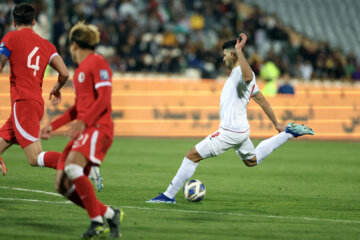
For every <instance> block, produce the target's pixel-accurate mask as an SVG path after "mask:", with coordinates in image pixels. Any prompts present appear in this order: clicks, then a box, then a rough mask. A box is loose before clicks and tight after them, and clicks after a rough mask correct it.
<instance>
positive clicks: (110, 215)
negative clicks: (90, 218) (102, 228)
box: [104, 207, 115, 219]
mask: <svg viewBox="0 0 360 240" xmlns="http://www.w3.org/2000/svg"><path fill="white" fill-rule="evenodd" d="M114 215H115V211H114V210H113V209H112V208H111V207H107V209H106V212H105V214H104V218H106V219H111V218H113V217H114Z"/></svg>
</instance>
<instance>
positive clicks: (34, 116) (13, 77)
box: [0, 4, 69, 175]
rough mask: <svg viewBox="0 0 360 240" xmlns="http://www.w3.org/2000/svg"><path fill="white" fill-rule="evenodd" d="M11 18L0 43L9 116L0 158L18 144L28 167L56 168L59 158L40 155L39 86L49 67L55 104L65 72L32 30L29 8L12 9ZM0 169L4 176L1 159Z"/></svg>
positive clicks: (0, 133) (0, 66)
mask: <svg viewBox="0 0 360 240" xmlns="http://www.w3.org/2000/svg"><path fill="white" fill-rule="evenodd" d="M13 16H14V26H15V28H16V31H12V32H9V33H7V34H6V35H5V36H4V37H3V39H2V40H1V43H0V72H1V71H2V70H3V68H4V66H5V64H6V62H7V61H9V63H10V70H11V74H10V86H11V87H10V96H11V115H10V117H9V119H8V120H7V122H6V123H5V124H4V125H3V126H2V128H1V129H0V155H1V154H2V153H3V152H4V151H5V150H6V149H7V148H8V147H10V146H11V145H12V144H19V145H20V146H21V147H22V148H23V150H24V152H25V155H26V157H27V159H28V161H29V163H30V165H31V166H42V167H44V166H45V167H51V168H56V165H57V162H58V160H59V158H60V155H61V154H60V153H57V152H43V150H42V147H41V142H40V141H39V140H40V139H39V134H40V120H41V118H42V116H43V113H44V100H43V98H42V83H43V78H44V72H45V69H46V67H47V65H48V64H49V65H50V66H51V67H52V68H54V69H55V70H56V71H57V72H58V74H59V75H58V81H57V83H56V84H55V86H54V87H53V88H52V90H51V91H50V96H49V99H50V100H51V99H52V98H53V103H55V104H57V103H59V102H60V100H61V94H60V89H61V87H62V86H63V85H64V84H65V82H66V81H67V79H68V76H69V71H68V69H67V68H66V66H65V64H64V62H63V60H62V58H61V57H60V56H59V54H58V53H57V51H56V48H55V47H54V45H52V44H51V43H50V42H49V41H47V40H45V39H43V38H41V37H40V36H39V35H37V34H36V33H35V32H34V31H33V30H32V27H33V26H34V24H35V10H34V8H33V7H32V6H31V5H29V4H19V5H16V6H15V8H14V10H13ZM0 166H2V168H1V169H2V170H3V174H4V175H5V174H6V167H5V163H4V161H3V159H2V158H1V157H0ZM4 170H5V171H4Z"/></svg>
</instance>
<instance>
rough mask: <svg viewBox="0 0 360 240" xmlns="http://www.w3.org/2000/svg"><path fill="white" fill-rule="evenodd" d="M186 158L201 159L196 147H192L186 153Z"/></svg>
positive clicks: (198, 160)
mask: <svg viewBox="0 0 360 240" xmlns="http://www.w3.org/2000/svg"><path fill="white" fill-rule="evenodd" d="M186 158H187V159H190V160H191V161H192V162H195V163H197V162H200V160H201V159H203V158H202V157H201V156H200V154H199V153H198V152H197V151H196V148H195V147H193V148H192V149H191V150H190V151H189V152H188V153H187V154H186Z"/></svg>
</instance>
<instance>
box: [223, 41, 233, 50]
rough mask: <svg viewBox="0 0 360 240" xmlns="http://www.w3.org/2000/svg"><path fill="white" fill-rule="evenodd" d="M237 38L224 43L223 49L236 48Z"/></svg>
mask: <svg viewBox="0 0 360 240" xmlns="http://www.w3.org/2000/svg"><path fill="white" fill-rule="evenodd" d="M235 44H236V40H230V41H227V42H225V43H224V44H223V46H222V49H228V48H235Z"/></svg>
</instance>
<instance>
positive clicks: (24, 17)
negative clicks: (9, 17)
mask: <svg viewBox="0 0 360 240" xmlns="http://www.w3.org/2000/svg"><path fill="white" fill-rule="evenodd" d="M13 16H14V22H15V24H16V25H19V26H21V25H32V22H33V21H34V19H35V9H34V8H33V6H31V5H30V4H27V3H20V4H18V5H16V6H15V8H14V10H13Z"/></svg>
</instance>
